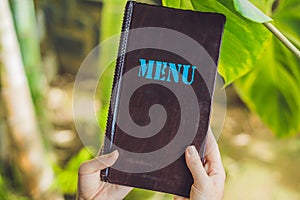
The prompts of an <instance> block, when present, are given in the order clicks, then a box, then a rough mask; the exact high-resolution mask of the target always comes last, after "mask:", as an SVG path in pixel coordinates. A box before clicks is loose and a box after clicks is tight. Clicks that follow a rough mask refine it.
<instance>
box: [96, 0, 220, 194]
mask: <svg viewBox="0 0 300 200" xmlns="http://www.w3.org/2000/svg"><path fill="white" fill-rule="evenodd" d="M224 24H225V17H224V16H223V15H221V14H216V13H203V12H195V11H189V10H179V9H172V8H166V7H162V6H154V5H147V4H143V3H137V2H134V1H128V2H127V4H126V8H125V14H124V19H123V25H122V32H123V34H122V35H121V39H120V45H119V55H118V58H117V62H116V69H115V76H114V81H113V88H112V96H111V103H110V108H109V114H108V119H107V127H106V132H105V136H106V138H105V142H104V147H103V150H102V153H103V154H106V153H109V152H111V151H113V150H115V149H118V150H119V153H120V156H119V158H118V160H117V162H116V163H115V164H114V165H113V166H112V167H110V168H107V169H105V170H102V171H101V179H102V180H103V181H106V182H109V183H113V184H120V185H127V186H133V187H138V188H144V189H150V190H155V191H161V192H166V193H171V194H176V195H179V196H184V197H189V193H190V189H191V185H192V183H193V179H192V176H191V173H190V172H189V169H188V168H187V166H186V162H185V158H184V150H185V148H186V147H187V146H188V145H191V144H194V145H195V146H196V148H197V150H198V151H199V154H200V155H201V157H202V158H203V156H204V149H205V139H206V134H207V131H208V126H209V119H210V110H211V100H212V94H213V89H214V84H215V76H216V73H217V72H216V70H217V68H216V65H217V63H218V57H219V51H220V43H221V38H222V33H223V28H224Z"/></svg>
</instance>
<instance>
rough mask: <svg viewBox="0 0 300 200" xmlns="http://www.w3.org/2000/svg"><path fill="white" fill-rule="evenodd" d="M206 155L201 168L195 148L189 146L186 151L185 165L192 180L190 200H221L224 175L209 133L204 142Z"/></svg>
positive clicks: (177, 199) (180, 199) (183, 199)
mask: <svg viewBox="0 0 300 200" xmlns="http://www.w3.org/2000/svg"><path fill="white" fill-rule="evenodd" d="M206 153H207V155H206V156H205V163H204V167H203V165H202V162H201V160H200V157H199V154H198V152H197V150H196V148H195V147H194V146H189V147H188V148H187V149H186V152H185V159H186V163H187V166H188V168H189V169H190V171H191V173H192V175H193V179H194V184H193V185H192V188H191V193H190V200H221V199H222V198H223V192H224V184H225V178H226V175H225V171H224V168H223V165H222V161H221V156H220V152H219V148H218V145H217V143H216V141H215V139H214V136H213V134H212V133H211V132H209V134H208V139H207V142H206ZM174 199H175V200H186V199H187V198H183V197H175V198H174Z"/></svg>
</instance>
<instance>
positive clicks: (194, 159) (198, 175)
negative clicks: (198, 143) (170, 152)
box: [185, 146, 209, 185]
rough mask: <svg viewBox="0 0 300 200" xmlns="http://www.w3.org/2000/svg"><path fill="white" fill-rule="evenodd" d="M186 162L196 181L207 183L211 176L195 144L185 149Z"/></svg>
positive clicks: (196, 182)
mask: <svg viewBox="0 0 300 200" xmlns="http://www.w3.org/2000/svg"><path fill="white" fill-rule="evenodd" d="M185 159H186V164H187V166H188V168H189V170H190V171H191V173H192V176H193V179H194V183H195V184H200V185H201V183H205V182H206V180H207V179H208V178H209V177H208V175H207V173H206V171H205V169H204V167H203V165H202V162H201V160H200V156H199V154H198V151H197V150H196V148H195V146H189V147H187V148H186V151H185Z"/></svg>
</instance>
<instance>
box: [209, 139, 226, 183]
mask: <svg viewBox="0 0 300 200" xmlns="http://www.w3.org/2000/svg"><path fill="white" fill-rule="evenodd" d="M205 170H206V172H207V174H208V176H209V177H213V176H216V178H217V179H219V180H220V181H222V182H223V181H225V178H226V174H225V170H224V167H223V164H222V159H221V155H220V151H219V147H218V145H216V146H215V147H214V148H213V149H212V151H211V152H209V154H208V155H207V156H206V157H205Z"/></svg>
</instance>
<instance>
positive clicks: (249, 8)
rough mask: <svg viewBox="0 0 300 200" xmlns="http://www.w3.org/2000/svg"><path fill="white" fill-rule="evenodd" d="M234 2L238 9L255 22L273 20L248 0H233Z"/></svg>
mask: <svg viewBox="0 0 300 200" xmlns="http://www.w3.org/2000/svg"><path fill="white" fill-rule="evenodd" d="M233 3H234V8H235V9H236V11H238V12H239V13H240V14H241V15H242V16H244V17H246V18H247V19H249V20H251V21H253V22H257V23H264V22H269V21H272V18H270V17H269V16H268V15H266V14H264V13H263V12H262V11H261V10H259V9H258V8H256V7H255V6H254V5H253V4H252V3H251V2H249V1H248V0H233Z"/></svg>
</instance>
